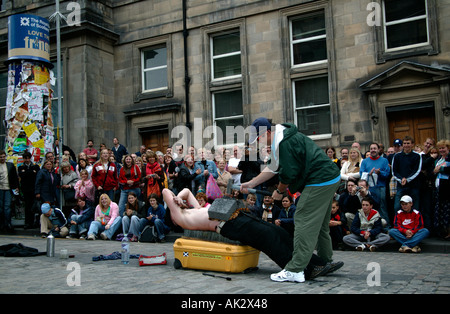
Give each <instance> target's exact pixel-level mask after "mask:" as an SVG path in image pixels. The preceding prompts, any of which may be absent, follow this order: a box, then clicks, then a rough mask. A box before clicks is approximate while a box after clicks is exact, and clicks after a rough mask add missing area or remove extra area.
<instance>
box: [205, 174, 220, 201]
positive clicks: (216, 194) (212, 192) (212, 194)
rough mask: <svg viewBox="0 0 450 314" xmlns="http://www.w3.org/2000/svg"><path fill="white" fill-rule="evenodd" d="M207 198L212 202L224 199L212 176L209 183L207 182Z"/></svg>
mask: <svg viewBox="0 0 450 314" xmlns="http://www.w3.org/2000/svg"><path fill="white" fill-rule="evenodd" d="M206 196H207V197H208V198H209V199H211V200H215V199H216V198H222V197H223V193H222V191H221V190H220V188H219V185H218V184H217V182H216V180H215V179H214V177H213V176H212V175H210V176H209V177H208V181H206Z"/></svg>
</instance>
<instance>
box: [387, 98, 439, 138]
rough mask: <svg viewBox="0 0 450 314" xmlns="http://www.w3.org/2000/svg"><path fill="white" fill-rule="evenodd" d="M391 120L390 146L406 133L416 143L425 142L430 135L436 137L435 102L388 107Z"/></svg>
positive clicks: (389, 119) (388, 116) (388, 115)
mask: <svg viewBox="0 0 450 314" xmlns="http://www.w3.org/2000/svg"><path fill="white" fill-rule="evenodd" d="M386 114H387V118H388V122H389V146H390V145H392V143H393V142H394V140H395V139H397V138H399V139H403V138H404V137H405V136H406V135H409V136H411V137H412V138H414V141H415V143H416V144H423V143H424V142H425V140H426V139H427V138H429V137H431V138H434V139H436V118H435V112H434V103H433V102H425V103H419V104H412V105H406V106H395V107H387V108H386Z"/></svg>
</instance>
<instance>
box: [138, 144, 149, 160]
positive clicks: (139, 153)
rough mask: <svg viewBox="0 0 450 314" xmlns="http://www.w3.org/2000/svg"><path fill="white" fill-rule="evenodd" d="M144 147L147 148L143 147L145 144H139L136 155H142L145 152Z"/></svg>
mask: <svg viewBox="0 0 450 314" xmlns="http://www.w3.org/2000/svg"><path fill="white" fill-rule="evenodd" d="M146 149H147V148H146V147H145V145H141V146H140V147H139V151H138V152H136V153H135V155H136V157H142V155H144V154H145V150H146Z"/></svg>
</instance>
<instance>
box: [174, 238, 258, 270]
mask: <svg viewBox="0 0 450 314" xmlns="http://www.w3.org/2000/svg"><path fill="white" fill-rule="evenodd" d="M173 250H174V255H175V262H174V267H175V268H176V269H178V268H181V267H183V268H189V269H200V270H210V271H219V272H227V273H241V272H248V271H251V270H254V269H255V268H257V266H258V262H259V253H260V251H259V250H257V249H254V248H252V247H251V246H248V245H237V244H229V243H222V242H213V241H204V240H199V239H188V238H185V237H182V238H178V239H177V240H176V241H175V243H174V244H173Z"/></svg>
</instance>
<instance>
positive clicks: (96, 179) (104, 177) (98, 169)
mask: <svg viewBox="0 0 450 314" xmlns="http://www.w3.org/2000/svg"><path fill="white" fill-rule="evenodd" d="M117 173H118V170H117V166H116V164H115V163H113V162H109V161H108V150H107V149H104V150H102V151H101V153H100V159H99V160H98V161H97V162H96V163H95V164H94V165H93V169H92V175H91V179H92V182H93V183H94V186H95V188H96V189H97V191H98V192H97V193H106V194H108V196H109V198H110V199H114V193H115V191H116V190H117V188H118V184H119V179H118V175H117ZM96 201H97V200H96Z"/></svg>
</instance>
